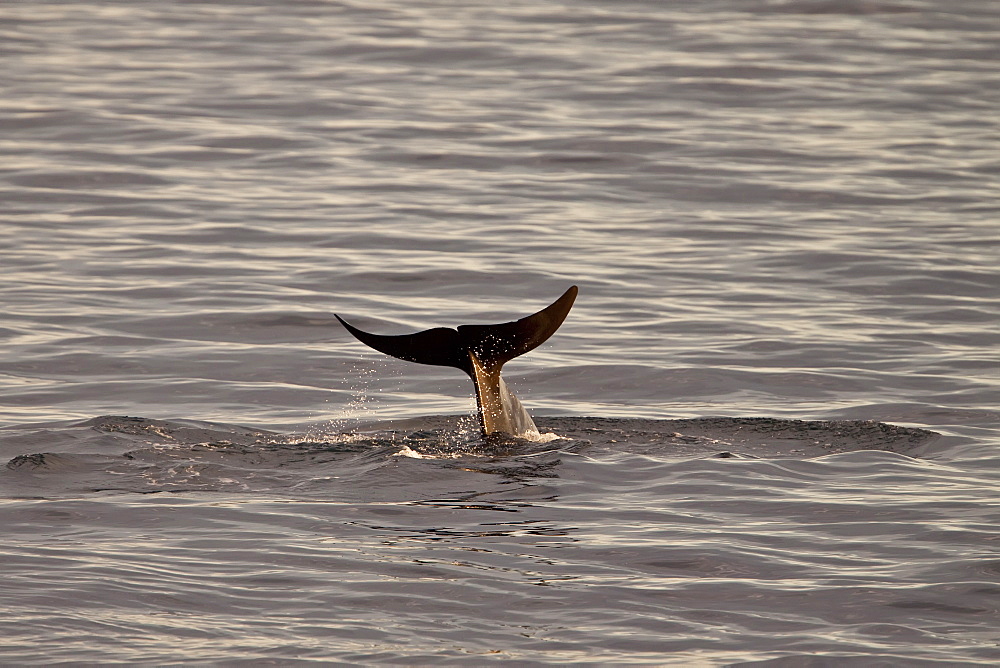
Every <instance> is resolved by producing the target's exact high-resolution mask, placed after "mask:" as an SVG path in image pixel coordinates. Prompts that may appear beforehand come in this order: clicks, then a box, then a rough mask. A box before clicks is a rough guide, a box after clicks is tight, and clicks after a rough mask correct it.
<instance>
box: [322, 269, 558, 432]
mask: <svg viewBox="0 0 1000 668" xmlns="http://www.w3.org/2000/svg"><path fill="white" fill-rule="evenodd" d="M577 292H578V288H577V286H575V285H574V286H571V287H570V288H569V289H568V290H566V292H564V293H563V294H562V296H561V297H559V299H557V300H555V301H554V302H552V303H551V304H550V305H548V306H546V307H545V308H543V309H542V310H541V311H538V312H537V313H533V314H532V315H529V316H525V317H524V318H521V319H520V320H514V321H512V322H504V323H500V324H496V325H460V326H459V327H457V328H455V329H452V328H450V327H435V328H433V329H427V330H424V331H421V332H415V333H413V334H400V335H395V336H386V335H383V334H372V333H370V332H366V331H364V330H361V329H358V328H357V327H355V326H353V325H351V324H350V323H348V322H347V321H346V320H344V319H343V318H341V317H340V316H339V315H336V314H334V315H335V316H336V318H337V320H339V321H340V323H341V324H342V325H343V326H344V327H346V328H347V331H349V332H350V333H351V334H353V335H354V336H355V338H357V339H358V340H359V341H361V342H362V343H364V344H365V345H367V346H370V347H371V348H374V349H375V350H377V351H379V352H381V353H385V354H386V355H390V356H392V357H396V358H398V359H401V360H407V361H409V362H417V363H418V364H431V365H435V366H451V367H455V368H457V369H461V370H462V371H464V372H465V373H466V374H468V375H469V377H470V378H472V382H473V385H474V386H475V392H476V406H477V408H478V414H479V426H480V428H481V430H482V433H483V436H493V435H500V434H507V435H510V436H524V435H528V434H532V433H538V428H537V427H536V426H535V423H534V421H533V420H532V419H531V416H530V415H529V414H528V411H527V410H525V408H524V406H522V405H521V402H520V401H518V400H517V397H515V396H514V393H513V392H511V391H510V389H509V388H508V387H507V384H506V383H505V382H504V380H503V378H502V377H501V376H500V370H501V368H502V367H503V365H504V364H505V363H506V362H508V361H509V360H511V359H513V358H515V357H518V356H520V355H523V354H525V353H527V352H529V351H531V350H534V349H535V348H537V347H538V346H540V345H541V344H543V343H545V341H546V340H548V338H549V337H550V336H552V335H553V334H554V333H555V331H556V330H557V329H559V326H560V325H562V323H563V321H564V320H565V319H566V316H567V315H568V314H569V311H570V309H571V308H572V307H573V302H574V301H575V300H576V295H577Z"/></svg>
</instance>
